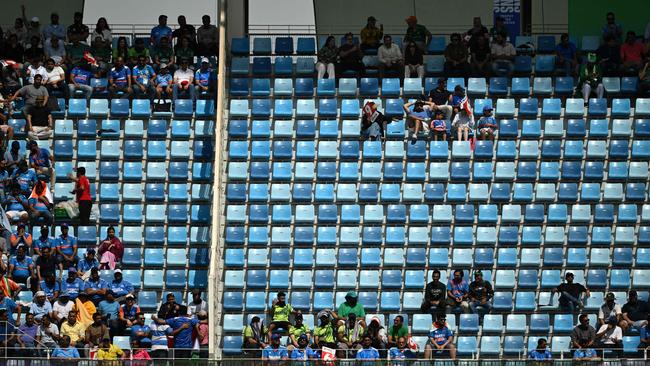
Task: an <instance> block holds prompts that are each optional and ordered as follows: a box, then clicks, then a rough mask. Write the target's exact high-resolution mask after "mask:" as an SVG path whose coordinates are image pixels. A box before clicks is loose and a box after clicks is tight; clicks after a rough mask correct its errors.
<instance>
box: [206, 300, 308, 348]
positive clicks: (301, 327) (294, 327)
mask: <svg viewBox="0 0 650 366" xmlns="http://www.w3.org/2000/svg"><path fill="white" fill-rule="evenodd" d="M202 311H205V310H202ZM303 334H304V335H305V336H306V337H307V339H311V331H310V329H309V325H307V324H305V323H304V322H303V318H302V314H296V315H295V316H294V324H291V325H290V326H289V339H288V340H287V349H288V350H289V352H291V350H292V349H293V348H296V347H298V346H299V345H298V340H299V339H300V337H301V336H302V335H303Z"/></svg>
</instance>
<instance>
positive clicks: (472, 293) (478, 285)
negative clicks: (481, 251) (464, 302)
mask: <svg viewBox="0 0 650 366" xmlns="http://www.w3.org/2000/svg"><path fill="white" fill-rule="evenodd" d="M493 296H494V290H493V289H492V284H490V282H488V281H486V280H484V279H483V272H482V271H481V270H478V271H476V272H474V281H472V283H470V284H469V307H470V309H472V313H473V314H479V317H480V319H481V320H482V319H483V315H485V314H487V313H489V312H490V310H491V309H492V297H493Z"/></svg>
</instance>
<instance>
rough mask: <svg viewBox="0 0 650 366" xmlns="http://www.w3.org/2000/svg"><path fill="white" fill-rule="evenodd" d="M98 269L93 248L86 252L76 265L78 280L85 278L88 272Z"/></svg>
mask: <svg viewBox="0 0 650 366" xmlns="http://www.w3.org/2000/svg"><path fill="white" fill-rule="evenodd" d="M93 268H99V261H98V260H97V258H95V248H89V249H88V250H86V255H84V257H83V258H82V259H81V260H80V261H79V263H77V272H78V275H79V277H80V278H87V277H89V276H88V275H89V274H90V273H88V272H90V270H91V269H93Z"/></svg>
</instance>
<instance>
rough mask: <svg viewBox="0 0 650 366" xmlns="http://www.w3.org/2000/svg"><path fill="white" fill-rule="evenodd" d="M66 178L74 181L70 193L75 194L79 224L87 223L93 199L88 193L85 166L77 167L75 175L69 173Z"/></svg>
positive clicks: (88, 184) (88, 186)
mask: <svg viewBox="0 0 650 366" xmlns="http://www.w3.org/2000/svg"><path fill="white" fill-rule="evenodd" d="M68 178H70V180H72V181H73V182H74V189H73V190H72V191H71V192H70V193H72V194H74V195H75V199H76V201H77V205H78V206H79V224H80V225H88V224H89V223H90V211H91V210H92V207H93V199H92V196H91V195H90V181H89V180H88V178H87V177H86V168H85V167H83V166H80V167H77V171H76V173H75V175H72V174H69V175H68Z"/></svg>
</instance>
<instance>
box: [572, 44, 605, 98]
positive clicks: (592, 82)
mask: <svg viewBox="0 0 650 366" xmlns="http://www.w3.org/2000/svg"><path fill="white" fill-rule="evenodd" d="M578 90H582V97H583V98H584V100H585V104H587V103H588V102H589V97H590V96H591V92H592V91H596V95H597V96H598V98H602V97H603V95H604V94H605V87H603V83H602V71H601V70H600V66H599V65H598V64H597V63H596V54H594V53H589V54H588V55H587V64H585V65H582V66H580V78H579V79H578Z"/></svg>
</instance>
